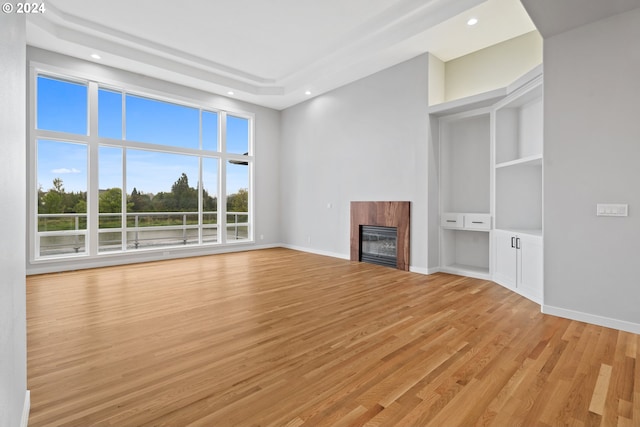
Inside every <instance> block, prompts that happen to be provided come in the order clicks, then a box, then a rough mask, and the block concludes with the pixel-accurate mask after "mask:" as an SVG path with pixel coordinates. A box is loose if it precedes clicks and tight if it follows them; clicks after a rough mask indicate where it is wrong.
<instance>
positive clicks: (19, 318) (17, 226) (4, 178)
mask: <svg viewBox="0 0 640 427" xmlns="http://www.w3.org/2000/svg"><path fill="white" fill-rule="evenodd" d="M25 25H26V24H25V19H24V15H17V14H2V15H0V58H1V59H0V94H1V95H0V158H1V159H2V167H1V168H0V188H2V204H0V218H2V221H0V235H1V236H2V238H0V426H11V427H13V426H19V425H20V419H21V417H22V410H23V407H24V401H25V392H26V390H27V342H26V341H27V332H26V310H25V305H26V291H25V257H24V253H25V236H24V230H25V218H26V214H25V212H26V209H25V204H26V197H25V191H24V190H25V188H26V184H25V179H26V178H25V177H26V174H27V169H26V162H25V145H24V141H25V128H26V109H25V108H26V107H25V95H24V94H25V49H26V44H25V43H26V42H25V28H26V27H25Z"/></svg>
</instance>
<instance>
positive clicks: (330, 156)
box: [280, 54, 428, 272]
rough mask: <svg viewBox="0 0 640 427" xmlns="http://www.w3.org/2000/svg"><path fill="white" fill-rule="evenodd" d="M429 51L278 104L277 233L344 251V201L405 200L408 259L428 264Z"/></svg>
mask: <svg viewBox="0 0 640 427" xmlns="http://www.w3.org/2000/svg"><path fill="white" fill-rule="evenodd" d="M427 68H428V55H426V54H424V55H421V56H418V57H416V58H414V59H411V60H409V61H406V62H404V63H401V64H399V65H396V66H394V67H391V68H389V69H386V70H383V71H380V72H378V73H376V74H374V75H372V76H369V77H367V78H364V79H361V80H359V81H357V82H354V83H352V84H349V85H347V86H344V87H341V88H339V89H336V90H334V91H332V92H329V93H327V94H323V95H320V96H318V97H317V98H314V99H311V100H309V101H307V102H304V103H302V104H299V105H296V106H294V107H291V108H289V109H286V110H284V111H283V112H282V122H281V132H282V146H281V148H282V151H281V153H282V158H281V159H282V160H281V161H282V163H281V173H280V179H281V199H282V204H281V215H282V225H281V235H282V241H283V243H285V244H286V245H289V246H291V247H297V248H302V249H305V250H308V251H311V252H317V253H326V254H331V255H334V256H339V257H344V258H348V257H349V203H350V202H351V201H354V200H362V201H371V200H378V201H379V200H390V201H400V200H408V201H411V202H412V205H411V217H412V221H411V267H412V268H413V269H414V270H416V271H423V272H424V271H426V268H427V130H428V116H427Z"/></svg>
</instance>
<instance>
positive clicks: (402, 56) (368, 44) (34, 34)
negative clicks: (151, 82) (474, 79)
mask: <svg viewBox="0 0 640 427" xmlns="http://www.w3.org/2000/svg"><path fill="white" fill-rule="evenodd" d="M46 7H47V11H46V12H45V13H44V14H39V15H30V16H29V17H28V22H27V42H28V44H29V45H31V46H36V47H40V48H44V49H48V50H51V51H55V52H60V53H63V54H67V55H71V56H74V57H78V58H82V59H87V60H92V59H91V58H90V54H92V53H98V54H100V55H101V57H102V58H101V59H100V60H99V62H100V63H103V64H105V65H110V66H114V67H117V68H121V69H125V70H129V71H133V72H136V73H139V74H143V75H148V76H152V77H156V78H160V79H164V80H167V81H171V82H175V83H180V84H183V85H187V86H190V87H196V88H199V89H202V90H206V91H210V92H214V93H219V94H222V95H225V96H228V95H227V92H228V91H233V92H234V95H233V97H234V98H237V99H241V100H244V101H248V102H252V103H255V104H258V105H264V106H267V107H271V108H276V109H283V108H286V107H289V106H291V105H294V104H296V103H298V102H301V101H304V100H306V99H308V98H309V96H308V95H305V91H307V90H308V91H310V92H311V96H314V95H318V94H321V93H323V92H326V91H329V90H332V89H335V88H337V87H339V86H341V85H344V84H347V83H349V82H352V81H354V80H357V79H359V78H362V77H365V76H367V75H370V74H373V73H375V72H377V71H379V70H382V69H384V68H387V67H390V66H392V65H395V64H397V63H400V62H402V61H405V60H407V59H410V58H412V57H415V56H417V55H419V54H421V53H424V52H431V53H432V54H434V55H436V56H437V57H439V58H440V59H442V60H443V61H448V60H451V59H454V58H456V57H459V56H462V55H465V54H468V53H470V52H473V51H476V50H479V49H482V48H484V47H487V46H491V45H493V44H496V43H499V42H501V41H504V40H507V39H510V38H513V37H516V36H519V35H521V34H524V33H527V32H529V31H532V30H534V29H535V27H534V25H533V23H532V22H531V20H530V19H529V16H528V15H527V13H526V11H525V10H524V8H523V7H522V5H521V4H520V1H519V0H234V1H229V0H190V1H181V2H177V1H169V0H136V1H131V0H48V1H47V3H46ZM470 17H477V18H478V19H479V23H478V24H477V25H475V26H473V27H469V26H467V25H466V21H467V19H468V18H470ZM425 72H426V70H425Z"/></svg>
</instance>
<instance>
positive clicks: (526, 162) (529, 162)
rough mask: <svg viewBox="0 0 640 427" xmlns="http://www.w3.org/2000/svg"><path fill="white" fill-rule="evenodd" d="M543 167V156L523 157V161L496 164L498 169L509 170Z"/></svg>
mask: <svg viewBox="0 0 640 427" xmlns="http://www.w3.org/2000/svg"><path fill="white" fill-rule="evenodd" d="M517 165H522V166H542V154H535V155H533V156H527V157H523V158H521V159H516V160H511V161H508V162H502V163H498V164H496V168H507V167H509V166H517Z"/></svg>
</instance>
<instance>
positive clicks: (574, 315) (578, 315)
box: [541, 304, 640, 334]
mask: <svg viewBox="0 0 640 427" xmlns="http://www.w3.org/2000/svg"><path fill="white" fill-rule="evenodd" d="M541 311H542V312H543V313H544V314H551V315H553V316H558V317H564V318H565V319H571V320H578V321H580V322H585V323H591V324H593V325H598V326H604V327H606V328H612V329H618V330H620V331H626V332H631V333H633V334H640V324H637V323H632V322H627V321H626V320H618V319H612V318H610V317H604V316H598V315H595V314H589V313H584V312H582V311H575V310H569V309H566V308H560V307H554V306H551V305H546V304H543V305H542V310H541Z"/></svg>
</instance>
